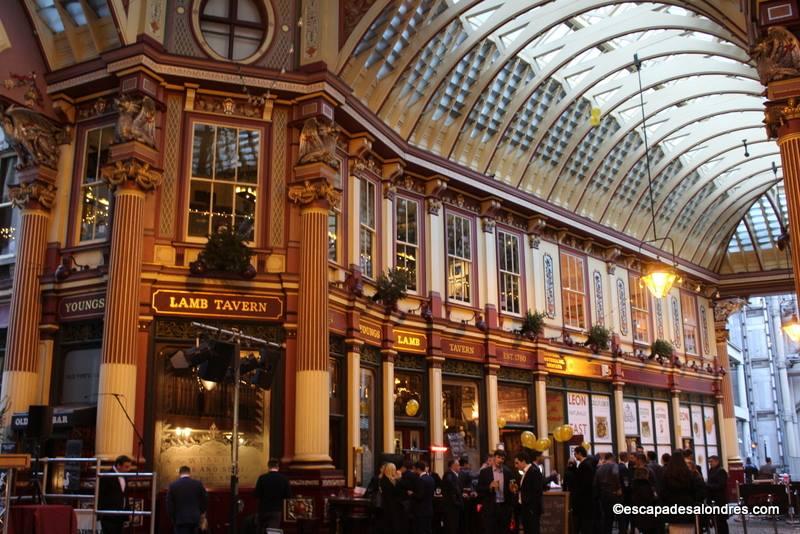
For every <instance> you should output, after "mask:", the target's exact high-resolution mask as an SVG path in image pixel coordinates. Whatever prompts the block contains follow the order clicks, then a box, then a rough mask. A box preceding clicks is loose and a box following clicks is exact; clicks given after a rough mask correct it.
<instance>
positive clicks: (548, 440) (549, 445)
mask: <svg viewBox="0 0 800 534" xmlns="http://www.w3.org/2000/svg"><path fill="white" fill-rule="evenodd" d="M544 440H545V441H546V442H547V447H545V448H544V449H542V450H543V451H546V450H547V449H549V448H550V447H552V446H553V440H552V439H551V438H549V437H547V438H544Z"/></svg>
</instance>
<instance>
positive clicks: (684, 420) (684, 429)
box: [680, 406, 692, 438]
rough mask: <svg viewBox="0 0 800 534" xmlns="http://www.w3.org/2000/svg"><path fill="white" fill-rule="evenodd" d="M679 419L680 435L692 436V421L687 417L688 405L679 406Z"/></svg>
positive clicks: (683, 436)
mask: <svg viewBox="0 0 800 534" xmlns="http://www.w3.org/2000/svg"><path fill="white" fill-rule="evenodd" d="M680 417H681V418H680V421H681V437H682V438H690V437H692V422H691V420H690V419H691V418H690V417H689V407H688V406H681V408H680Z"/></svg>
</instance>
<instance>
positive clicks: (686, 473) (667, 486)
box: [661, 450, 705, 523]
mask: <svg viewBox="0 0 800 534" xmlns="http://www.w3.org/2000/svg"><path fill="white" fill-rule="evenodd" d="M663 477H664V478H663V480H662V484H663V486H664V487H663V489H662V492H661V501H662V504H665V505H668V506H671V505H673V504H677V505H679V506H695V505H698V504H700V503H702V502H703V498H704V496H705V483H704V482H703V478H702V477H698V476H696V475H695V474H694V473H693V472H692V471H691V470H689V466H687V465H686V462H685V461H684V459H683V451H680V450H677V451H675V452H674V453H673V454H672V457H671V458H670V459H669V463H668V464H667V465H666V467H665V468H664V475H663ZM667 521H668V522H669V523H694V522H695V516H694V514H685V515H675V516H670V517H669V519H668V520H667Z"/></svg>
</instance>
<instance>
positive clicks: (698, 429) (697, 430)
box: [691, 406, 704, 445]
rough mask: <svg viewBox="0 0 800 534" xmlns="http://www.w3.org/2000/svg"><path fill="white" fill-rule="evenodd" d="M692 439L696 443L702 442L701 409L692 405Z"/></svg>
mask: <svg viewBox="0 0 800 534" xmlns="http://www.w3.org/2000/svg"><path fill="white" fill-rule="evenodd" d="M691 410H692V439H694V442H695V443H696V444H698V445H699V444H701V443H703V442H704V439H703V410H702V408H701V407H700V406H692V408H691Z"/></svg>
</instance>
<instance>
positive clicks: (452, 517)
mask: <svg viewBox="0 0 800 534" xmlns="http://www.w3.org/2000/svg"><path fill="white" fill-rule="evenodd" d="M459 472H460V466H459V463H458V462H457V461H455V460H449V461H448V462H447V472H446V473H445V474H444V478H443V479H442V501H443V502H442V506H443V507H444V531H445V533H446V534H458V532H459V523H460V522H461V521H460V520H461V514H462V512H463V510H464V495H463V488H462V487H461V480H460V479H459V476H458V475H459Z"/></svg>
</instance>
